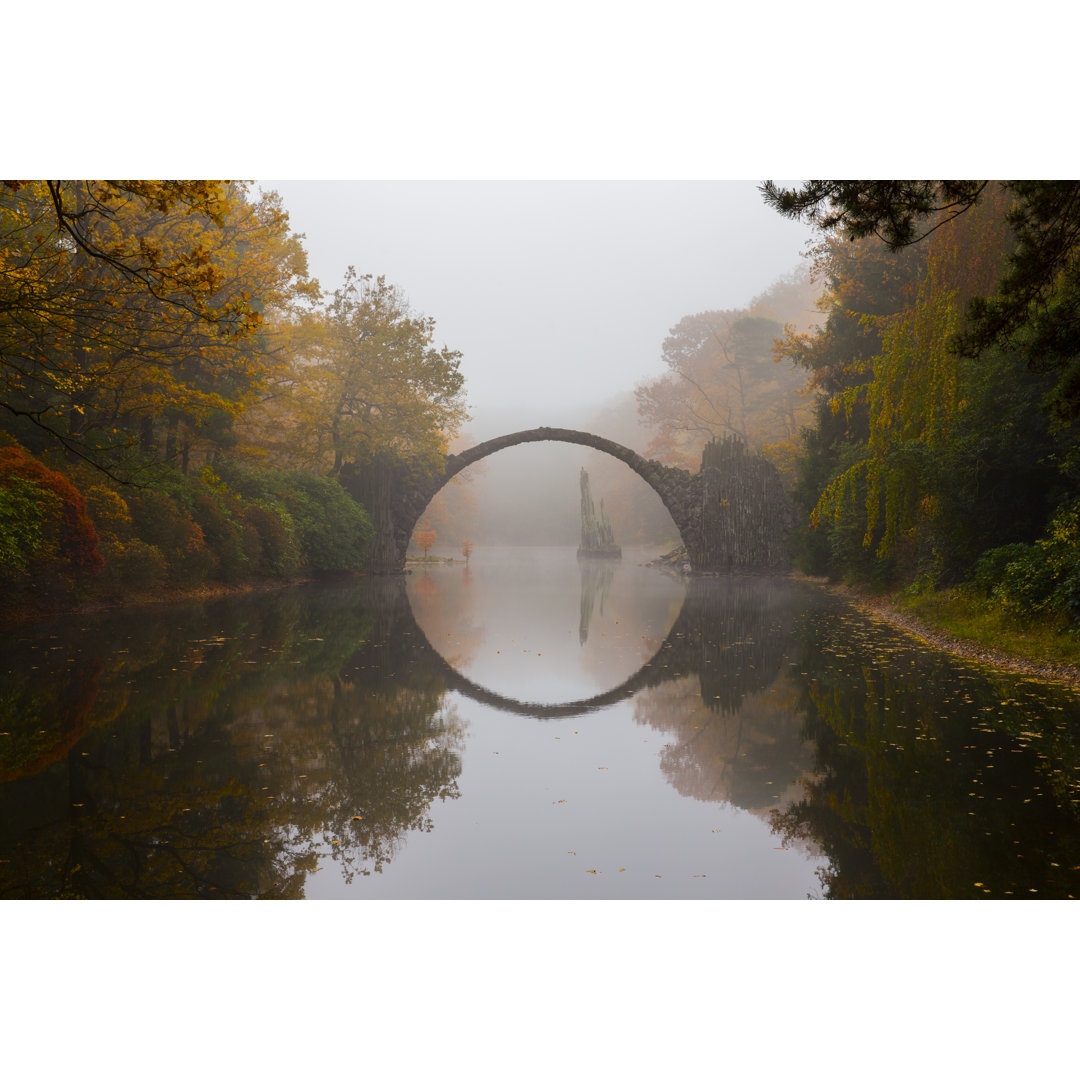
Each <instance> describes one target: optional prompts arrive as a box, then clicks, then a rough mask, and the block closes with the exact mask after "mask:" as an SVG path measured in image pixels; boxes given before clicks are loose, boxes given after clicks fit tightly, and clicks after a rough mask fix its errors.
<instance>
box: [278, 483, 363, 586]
mask: <svg viewBox="0 0 1080 1080" xmlns="http://www.w3.org/2000/svg"><path fill="white" fill-rule="evenodd" d="M273 483H274V486H275V487H276V489H277V491H276V494H277V496H278V498H279V499H281V501H282V503H283V505H284V506H285V509H286V510H287V511H288V512H289V516H290V517H291V518H292V520H293V522H294V523H295V526H296V534H297V540H298V543H299V547H300V553H301V558H302V560H303V562H304V565H305V566H308V567H309V568H311V569H312V570H320V571H326V572H329V571H339V570H362V569H363V567H364V560H365V555H366V552H367V545H368V542H369V541H370V540H371V537H372V536H373V535H374V529H373V527H372V525H371V522H370V521H369V520H368V516H367V514H366V513H365V512H364V509H363V507H362V506H360V504H359V503H357V502H355V501H354V500H353V499H352V498H350V497H349V495H348V493H347V492H346V491H345V489H344V488H343V487H342V486H341V485H340V484H339V483H338V482H337V481H336V480H332V479H330V478H329V477H324V476H312V475H311V474H310V473H302V472H288V473H282V474H277V475H276V476H275V477H274V478H273Z"/></svg>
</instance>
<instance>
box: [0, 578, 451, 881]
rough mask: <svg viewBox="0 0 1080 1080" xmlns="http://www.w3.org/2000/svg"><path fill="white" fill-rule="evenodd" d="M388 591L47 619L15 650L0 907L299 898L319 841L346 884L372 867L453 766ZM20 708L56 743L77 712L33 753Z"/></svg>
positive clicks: (447, 739)
mask: <svg viewBox="0 0 1080 1080" xmlns="http://www.w3.org/2000/svg"><path fill="white" fill-rule="evenodd" d="M396 584H397V594H395V593H394V592H393V590H391V591H389V592H385V593H382V594H381V595H380V590H381V589H384V588H386V587H385V586H381V585H378V584H376V583H368V584H365V585H364V586H361V587H360V589H354V590H352V591H349V590H340V589H338V590H334V591H331V590H329V589H326V590H324V589H314V588H313V589H311V590H290V591H288V592H287V593H282V594H277V595H273V596H270V597H267V596H263V597H260V598H247V599H246V600H242V601H241V600H234V601H232V602H230V603H215V604H207V605H203V606H191V607H189V608H187V609H180V612H178V611H177V610H175V609H174V610H173V611H172V612H153V613H147V614H146V615H145V616H144V617H143V618H142V619H141V620H140V626H139V629H138V632H137V633H132V632H131V626H130V616H126V617H118V618H116V619H110V618H105V619H103V620H102V622H101V623H99V624H98V626H97V627H96V629H97V633H95V634H94V635H93V637H92V639H88V638H86V637H85V636H80V634H79V632H78V629H77V628H75V627H72V626H70V625H67V626H62V625H58V626H56V627H55V630H56V633H55V634H54V635H53V636H52V637H51V638H49V639H48V641H49V642H51V644H46V645H41V644H40V643H37V642H30V641H27V642H25V643H23V644H22V645H21V646H20V647H16V650H15V652H14V653H13V655H12V661H11V667H12V670H17V671H19V672H20V673H21V675H20V682H19V684H18V685H17V686H16V687H15V690H16V692H15V693H14V694H12V695H5V712H4V722H5V730H7V731H8V732H9V733H10V735H9V736H8V737H6V739H5V743H4V750H5V753H8V752H10V751H14V753H15V757H16V758H17V760H15V759H12V758H10V757H9V758H8V759H6V760H7V771H8V774H9V782H8V783H5V784H3V785H2V786H0V822H3V823H4V826H3V831H2V832H0V896H4V897H16V896H18V897H48V896H86V897H100V898H120V897H130V898H164V897H177V898H179V897H192V896H210V897H230V896H236V897H249V896H279V897H284V896H300V895H302V894H303V890H304V883H305V879H306V877H307V875H308V874H309V873H311V872H314V871H315V870H316V869H317V863H318V860H319V857H320V855H321V854H324V853H325V852H326V851H327V850H328V849H329V850H330V851H332V852H333V853H334V854H335V857H337V858H340V859H341V862H342V867H343V873H345V874H346V876H347V877H351V875H352V874H353V873H355V872H358V871H359V872H361V873H368V872H370V871H371V870H372V869H374V870H378V869H381V867H382V866H384V865H385V864H386V862H387V860H388V859H390V858H391V857H392V855H393V853H394V851H395V849H396V846H397V845H398V844H399V843H400V842H401V838H402V837H403V836H404V835H405V834H406V833H407V832H409V831H411V830H414V829H424V828H430V826H431V821H430V815H429V812H428V808H429V806H430V803H431V801H432V800H433V799H435V798H440V799H442V798H453V797H455V796H456V793H457V792H456V787H455V778H456V776H457V773H458V771H459V768H460V764H459V758H458V742H459V739H460V724H459V722H458V721H457V719H456V717H455V716H453V715H452V714H451V713H448V712H447V711H446V710H445V709H443V707H442V687H441V685H440V683H439V682H438V680H437V679H433V678H430V677H425V676H424V674H423V673H422V672H421V673H419V674H417V675H416V676H410V678H409V679H408V680H406V679H405V678H404V677H402V676H404V674H405V672H406V668H407V666H408V665H410V664H411V663H412V662H413V654H412V650H414V649H415V648H416V647H417V644H416V643H412V642H410V639H409V638H408V637H407V636H405V635H403V634H401V633H400V632H399V631H400V629H401V619H402V618H403V612H402V604H403V603H404V594H403V590H402V589H401V583H400V582H398V583H396ZM366 589H370V592H365V591H364V590H366ZM110 641H111V642H113V643H114V644H113V645H112V646H108V647H106V646H105V645H104V644H103V643H105V642H110ZM50 650H51V651H50ZM42 652H43V653H44V654H45V658H46V659H47V660H48V663H46V664H45V665H37V666H39V668H40V670H39V671H33V670H32V669H33V668H34V666H35V664H34V663H33V661H35V660H40V659H42V657H41V656H40V655H39V654H40V653H42ZM72 660H77V661H79V663H80V664H81V665H82V667H83V668H85V667H86V666H87V665H89V664H91V663H96V664H97V665H98V667H99V668H100V674H99V675H98V677H97V679H96V682H95V681H94V680H93V679H91V680H86V679H85V678H80V674H81V672H80V671H79V669H78V668H76V666H75V665H74V664H72V663H68V661H72ZM65 666H66V667H67V669H68V670H69V671H70V673H71V674H70V686H69V690H68V691H65V692H64V693H66V694H67V698H65V699H64V700H51V699H49V695H50V693H52V694H53V698H54V699H55V692H53V691H50V689H49V687H50V686H56V685H60V686H63V685H64V684H63V683H57V682H56V681H55V680H53V681H51V682H50V679H51V677H52V676H53V674H54V672H55V671H56V670H57V669H62V668H64V667H65ZM80 693H81V694H82V698H81V699H79V698H78V695H79V694H80ZM68 699H70V700H68ZM20 703H21V704H20ZM39 706H40V707H41V708H43V709H44V710H45V711H46V713H47V714H48V715H54V716H57V717H64V718H66V719H65V724H66V727H65V731H67V730H68V729H69V728H70V727H71V724H72V720H73V718H75V717H77V716H78V717H83V718H84V719H80V720H79V721H78V724H77V725H76V727H75V729H74V733H73V734H72V736H71V738H70V739H69V740H67V741H66V742H65V741H57V740H55V739H54V740H53V741H52V742H51V743H49V744H48V745H42V746H37V745H35V744H34V743H33V733H34V732H36V731H37V730H38V729H39V728H40V727H41V724H40V723H39V722H38V720H37V710H38V707H39ZM84 732H85V735H84V737H83V738H82V740H81V742H78V743H77V744H76V745H75V746H74V748H72V749H70V751H69V750H68V747H70V746H71V745H72V743H73V742H74V741H75V739H77V738H78V737H79V735H80V734H83V733H84ZM7 739H10V740H13V741H7ZM57 747H59V753H58V752H57V749H56V748H57ZM65 753H66V758H64V759H63V760H58V758H60V757H61V755H63V754H65ZM354 819H359V820H354ZM335 841H336V843H335Z"/></svg>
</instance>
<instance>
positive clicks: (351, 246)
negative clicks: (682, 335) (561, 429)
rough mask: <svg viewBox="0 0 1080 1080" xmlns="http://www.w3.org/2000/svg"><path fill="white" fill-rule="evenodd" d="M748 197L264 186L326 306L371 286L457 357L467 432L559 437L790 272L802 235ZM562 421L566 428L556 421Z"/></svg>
mask: <svg viewBox="0 0 1080 1080" xmlns="http://www.w3.org/2000/svg"><path fill="white" fill-rule="evenodd" d="M771 178H772V177H764V176H762V177H760V178H758V179H755V180H747V181H705V180H692V181H659V180H657V181H650V180H638V181H636V180H626V181H600V180H596V181H545V182H541V181H526V180H508V181H494V180H493V181H483V180H479V181H473V180H460V181H451V180H432V181H423V180H406V181H389V180H362V181H342V180H331V181H295V180H262V181H259V186H261V187H264V188H270V189H274V190H276V191H278V192H280V193H281V196H282V198H283V200H284V204H285V208H286V209H287V210H288V211H289V214H290V218H291V221H292V227H293V229H294V230H295V231H297V232H301V233H304V234H305V235H306V242H305V246H306V248H307V251H308V254H309V257H310V266H311V271H312V273H313V274H314V275H315V276H316V277H318V278H319V280H320V283H321V284H322V286H323V288H324V289H325V290H326V291H331V290H333V289H334V288H336V287H337V286H338V285H340V284H341V281H342V277H343V274H344V272H345V268H346V267H347V266H349V265H354V266H355V267H356V269H357V270H358V271H359V272H360V273H372V274H384V275H385V276H386V277H387V278H388V279H389V280H390V281H391V282H392V283H394V284H395V285H397V286H399V287H400V288H401V289H402V291H403V292H404V293H405V294H406V295H407V296H408V298H409V300H410V302H411V304H412V306H413V308H414V309H415V310H417V311H418V312H422V313H423V314H425V315H431V316H433V317H434V318H435V320H436V323H437V331H438V338H439V343H440V344H446V345H449V346H450V347H451V348H454V349H458V350H460V351H461V352H462V353H463V359H462V371H463V372H464V373H465V376H466V380H467V390H468V397H469V401H470V404H471V405H472V406H473V407H474V413H475V414H476V421H477V423H476V424H475V425H473V426H474V427H480V428H486V427H487V426H488V422H489V421H492V419H493V417H494V416H495V414H496V413H497V414H498V419H497V421H496V422H495V426H499V425H500V424H502V425H503V426H504V427H505V428H506V430H515V429H516V428H517V427H523V426H532V425H535V424H539V423H544V424H548V425H550V426H560V425H561V424H563V423H568V422H569V419H570V418H571V417H572V415H573V414H576V413H580V412H581V411H582V409H583V407H586V406H590V405H592V404H597V405H599V404H603V403H604V402H606V401H608V400H610V399H611V398H612V397H614V396H615V395H617V394H619V393H621V392H625V391H628V390H631V389H632V388H633V387H634V385H635V384H637V383H638V382H640V381H642V380H643V379H648V378H652V377H655V376H657V375H659V374H660V373H661V372H662V371H663V366H662V364H661V361H660V348H661V344H662V342H663V340H664V338H665V336H666V335H667V333H668V331H669V329H670V328H671V327H672V326H674V325H675V323H677V322H678V321H679V319H681V318H682V317H683V316H684V315H689V314H693V313H695V312H698V311H704V310H710V309H718V308H727V307H741V306H744V305H745V304H747V302H748V301H750V300H751V299H752V298H753V297H754V296H755V295H756V294H758V293H760V292H762V291H763V290H764V289H766V288H767V287H768V286H769V285H771V284H772V283H773V281H775V280H776V279H777V278H778V277H780V276H781V275H784V274H787V273H789V272H790V271H792V270H794V269H795V268H796V267H797V266H799V265H800V263H801V262H802V259H801V251H802V249H803V247H804V245H805V243H806V241H807V240H808V239H809V237H810V230H809V229H808V228H806V227H805V226H803V225H800V224H798V223H793V222H790V221H787V220H785V219H783V218H781V217H780V216H779V215H778V214H776V213H775V212H774V211H772V210H769V209H768V208H767V207H766V206H765V205H764V203H763V202H762V199H761V196H760V194H759V193H758V191H757V184H758V183H759V182H760V180H764V179H771ZM564 418H566V419H564Z"/></svg>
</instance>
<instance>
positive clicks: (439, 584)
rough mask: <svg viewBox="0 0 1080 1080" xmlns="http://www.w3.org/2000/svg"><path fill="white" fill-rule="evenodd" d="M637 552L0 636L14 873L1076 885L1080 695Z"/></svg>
mask: <svg viewBox="0 0 1080 1080" xmlns="http://www.w3.org/2000/svg"><path fill="white" fill-rule="evenodd" d="M645 562H646V555H645V553H643V552H635V551H633V550H627V551H624V554H623V558H622V559H621V560H617V561H610V560H598V561H579V560H578V559H577V557H576V553H575V551H574V549H572V548H517V549H509V548H508V549H488V550H485V549H478V550H477V551H476V552H475V554H474V555H473V557H472V559H471V562H470V564H469V565H468V566H466V565H465V564H464V563H463V562H461V561H460V560H459V561H458V562H456V563H453V564H432V565H431V566H429V567H426V568H422V569H416V568H414V570H413V572H412V573H410V574H408V575H405V576H404V577H385V578H370V579H368V578H361V579H351V580H347V581H336V582H322V583H317V584H311V585H305V586H299V587H293V588H283V589H277V590H268V591H260V592H254V593H249V594H245V595H240V596H236V597H232V598H227V599H221V600H215V601H212V602H206V603H190V604H174V605H172V604H171V605H158V606H147V607H140V608H132V609H126V610H117V611H113V612H108V613H104V614H100V615H93V616H91V615H81V616H72V617H68V618H63V619H50V620H47V621H42V622H38V623H35V624H33V625H32V626H24V627H20V628H17V629H15V630H12V631H9V632H8V633H7V634H5V636H4V639H3V644H2V645H0V673H2V678H3V692H2V697H0V897H2V898H5V899H14V898H21V899H37V898H48V897H57V898H65V897H66V898H78V897H86V898H100V899H107V898H116V899H120V898H130V899H139V898H145V899H156V898H172V899H180V898H215V899H216V898H257V897H262V898H308V899H348V898H354V899H368V898H372V899H375V898H379V899H405V898H418V899H511V898H522V899H605V900H614V899H725V898H734V899H744V900H747V899H805V898H860V899H875V898H880V899H909V898H927V899H929V898H933V899H946V898H964V899H975V898H993V899H1008V898H1016V899H1036V898H1040V899H1041V898H1066V897H1072V896H1076V895H1080V893H1078V890H1080V696H1078V695H1077V694H1076V693H1074V692H1073V691H1070V690H1067V689H1064V688H1060V687H1056V686H1054V685H1052V684H1047V683H1042V682H1039V681H1037V680H1033V679H1027V678H1024V677H1022V676H1017V675H1012V674H1006V673H1001V672H995V671H993V670H991V669H988V668H983V667H979V666H976V665H974V664H972V663H969V662H967V661H963V660H960V659H958V658H955V657H952V656H950V655H948V654H945V653H942V652H939V651H937V650H933V649H928V648H926V647H924V646H922V645H920V644H919V642H918V641H916V639H914V638H912V637H910V636H906V635H904V634H902V633H900V632H899V631H896V630H894V629H892V628H890V627H889V626H887V625H886V624H884V623H882V622H880V621H877V620H875V619H874V618H872V617H870V616H868V615H865V614H862V613H860V612H858V611H856V610H855V609H854V608H852V607H851V606H850V605H848V604H847V603H846V602H844V601H842V600H841V599H839V598H836V597H834V596H832V595H830V594H828V593H826V592H825V591H823V590H821V589H820V588H818V587H816V586H814V585H812V584H809V583H802V582H797V581H793V580H789V579H784V578H775V579H769V578H754V577H729V578H723V577H716V578H712V577H695V578H690V579H687V580H683V579H680V578H677V577H674V576H671V575H669V574H667V573H664V572H663V571H661V570H658V569H656V568H653V567H649V566H647V565H645Z"/></svg>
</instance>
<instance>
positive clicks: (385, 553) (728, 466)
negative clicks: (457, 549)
mask: <svg viewBox="0 0 1080 1080" xmlns="http://www.w3.org/2000/svg"><path fill="white" fill-rule="evenodd" d="M531 442H564V443H576V444H577V445H579V446H587V447H590V448H591V449H593V450H599V451H601V452H602V453H605V454H608V455H610V456H611V457H614V458H617V459H618V460H619V461H621V462H623V463H624V464H625V465H627V466H628V467H629V468H631V469H632V470H633V471H634V472H635V473H637V474H638V476H640V477H641V478H642V479H643V480H644V481H645V483H647V484H648V485H649V486H650V487H651V488H652V489H653V490H654V491H655V492H656V494H657V495H659V496H660V500H661V502H663V504H664V506H665V507H666V508H667V511H668V513H669V514H670V515H671V517H672V520H673V521H674V522H675V525H676V527H677V528H678V530H679V535H680V536H681V537H682V541H683V544H684V545H685V547H686V553H687V561H688V562H689V563H690V567H691V569H692V570H695V571H700V572H710V571H712V572H722V571H734V570H745V571H768V570H778V569H781V568H785V567H786V566H787V564H788V554H787V539H788V536H789V534H790V531H791V526H792V522H793V515H792V512H791V507H790V504H789V502H788V499H787V496H786V494H785V492H784V487H783V484H782V482H781V480H780V476H779V474H778V473H777V471H776V469H775V467H773V466H772V465H771V464H770V463H769V462H767V461H765V460H764V459H763V458H761V457H759V456H757V455H754V454H751V453H750V452H749V451H748V450H747V449H746V446H745V444H744V443H743V442H742V441H741V440H738V439H731V438H729V439H725V440H714V441H713V442H711V443H709V444H708V445H707V446H706V447H705V449H704V451H703V453H702V462H701V469H700V471H698V472H696V473H691V472H690V471H689V470H687V469H678V468H673V467H672V466H670V465H664V464H663V463H661V462H659V461H653V460H651V459H649V458H644V457H642V456H641V455H640V454H638V453H636V452H635V451H633V450H630V449H629V448H628V447H625V446H622V445H621V444H619V443H617V442H614V441H612V440H611V439H605V438H603V437H602V436H600V435H593V434H591V433H590V432H587V431H573V430H571V429H569V428H550V427H539V428H530V429H529V430H527V431H517V432H514V433H513V434H510V435H502V436H500V437H499V438H496V439H489V440H487V441H486V442H482V443H479V444H478V445H476V446H473V447H470V448H469V449H467V450H463V451H462V452H461V453H460V454H450V455H448V456H446V457H445V458H444V459H443V464H442V467H441V468H437V469H436V470H435V471H434V472H433V473H431V474H428V475H426V476H419V477H418V476H415V475H413V474H411V473H410V472H409V471H408V470H406V469H404V468H402V467H400V466H391V465H378V464H377V465H375V466H372V467H365V468H363V469H357V468H355V467H351V466H346V467H345V468H344V469H343V470H342V473H341V482H342V484H343V485H344V486H345V488H346V490H348V491H349V492H350V494H352V495H353V497H354V498H356V499H357V500H358V501H359V502H360V503H362V504H363V506H364V507H365V509H366V510H367V511H368V514H369V516H370V517H371V520H372V524H373V525H374V526H375V536H374V538H373V540H372V542H371V548H370V551H369V558H368V565H369V567H370V569H371V570H372V571H373V572H375V573H395V572H400V571H402V570H403V569H404V568H405V553H406V550H407V548H408V546H409V540H410V538H411V537H412V533H413V529H414V528H415V527H416V523H417V521H419V520H420V516H421V515H422V514H423V512H424V510H425V509H426V508H427V505H428V503H430V502H431V500H432V499H433V498H434V497H435V495H436V494H438V492H439V491H440V490H441V489H442V488H443V487H444V486H445V485H446V484H447V483H448V482H449V481H450V480H452V479H453V478H454V477H455V476H457V474H458V473H460V472H461V471H462V470H464V469H466V468H468V467H469V466H470V465H473V464H475V463H476V462H478V461H480V460H482V459H483V458H486V457H488V456H490V455H491V454H495V453H498V451H500V450H505V449H507V448H508V447H511V446H520V445H521V444H523V443H531Z"/></svg>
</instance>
